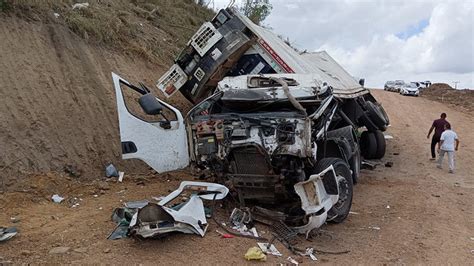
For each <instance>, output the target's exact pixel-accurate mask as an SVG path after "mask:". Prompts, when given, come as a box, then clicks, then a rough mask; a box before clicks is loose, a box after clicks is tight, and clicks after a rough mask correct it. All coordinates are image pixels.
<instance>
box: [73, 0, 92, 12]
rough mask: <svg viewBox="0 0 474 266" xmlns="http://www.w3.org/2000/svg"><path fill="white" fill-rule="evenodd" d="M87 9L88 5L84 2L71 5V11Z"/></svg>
mask: <svg viewBox="0 0 474 266" xmlns="http://www.w3.org/2000/svg"><path fill="white" fill-rule="evenodd" d="M87 7H89V3H87V2H85V3H76V4H74V5H72V9H73V10H74V9H83V8H87Z"/></svg>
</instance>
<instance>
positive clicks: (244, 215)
mask: <svg viewBox="0 0 474 266" xmlns="http://www.w3.org/2000/svg"><path fill="white" fill-rule="evenodd" d="M248 222H250V211H249V210H242V209H238V208H234V210H232V213H231V214H230V217H229V223H230V224H232V225H234V226H237V227H242V226H243V225H244V224H246V223H248Z"/></svg>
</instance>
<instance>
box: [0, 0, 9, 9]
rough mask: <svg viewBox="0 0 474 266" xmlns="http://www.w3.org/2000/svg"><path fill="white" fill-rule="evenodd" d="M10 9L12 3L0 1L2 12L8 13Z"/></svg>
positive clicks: (5, 0)
mask: <svg viewBox="0 0 474 266" xmlns="http://www.w3.org/2000/svg"><path fill="white" fill-rule="evenodd" d="M10 8H11V6H10V3H9V2H7V0H0V12H3V11H7V10H9V9H10Z"/></svg>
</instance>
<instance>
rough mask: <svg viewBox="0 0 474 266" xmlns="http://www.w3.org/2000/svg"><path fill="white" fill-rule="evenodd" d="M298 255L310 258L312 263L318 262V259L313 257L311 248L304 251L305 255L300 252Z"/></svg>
mask: <svg viewBox="0 0 474 266" xmlns="http://www.w3.org/2000/svg"><path fill="white" fill-rule="evenodd" d="M300 255H301V256H308V257H310V258H311V260H313V261H317V260H318V258H316V256H315V255H314V249H313V248H307V249H306V251H305V253H301V252H300Z"/></svg>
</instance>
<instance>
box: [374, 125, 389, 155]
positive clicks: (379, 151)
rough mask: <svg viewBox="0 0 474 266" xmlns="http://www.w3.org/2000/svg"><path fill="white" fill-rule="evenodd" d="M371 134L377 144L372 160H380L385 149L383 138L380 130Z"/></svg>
mask: <svg viewBox="0 0 474 266" xmlns="http://www.w3.org/2000/svg"><path fill="white" fill-rule="evenodd" d="M373 134H374V136H375V140H376V142H377V150H376V152H375V155H374V159H381V158H383V157H384V156H385V147H386V142H385V136H384V135H383V133H382V131H380V130H377V131H375V132H373Z"/></svg>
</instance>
